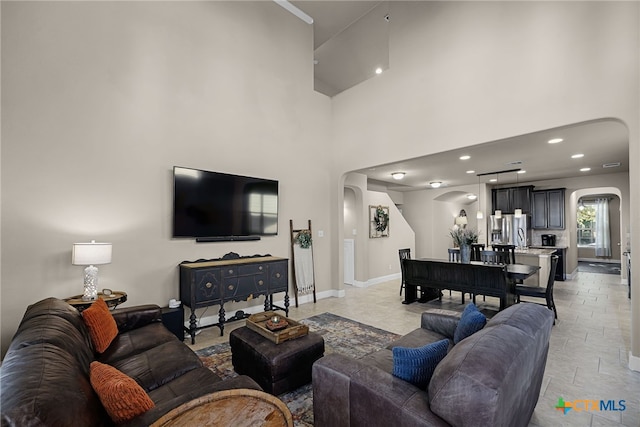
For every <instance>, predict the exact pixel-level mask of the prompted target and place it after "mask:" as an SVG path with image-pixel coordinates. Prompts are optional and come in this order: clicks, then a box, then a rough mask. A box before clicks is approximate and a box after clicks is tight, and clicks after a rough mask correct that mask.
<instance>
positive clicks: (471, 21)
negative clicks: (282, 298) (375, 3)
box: [333, 2, 640, 369]
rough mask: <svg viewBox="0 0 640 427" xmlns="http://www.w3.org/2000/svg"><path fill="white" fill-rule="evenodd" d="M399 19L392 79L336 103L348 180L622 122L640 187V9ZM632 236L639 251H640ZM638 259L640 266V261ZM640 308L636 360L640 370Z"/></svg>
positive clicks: (569, 8) (558, 6) (599, 5)
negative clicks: (519, 139)
mask: <svg viewBox="0 0 640 427" xmlns="http://www.w3.org/2000/svg"><path fill="white" fill-rule="evenodd" d="M390 14H391V16H392V19H391V24H390V25H391V29H390V42H389V50H390V67H389V70H387V71H386V72H385V73H383V74H381V75H380V76H378V77H377V78H375V79H371V80H368V81H366V82H364V83H362V84H360V85H358V86H355V87H354V88H352V89H349V90H347V91H345V92H343V93H341V94H340V95H338V96H336V97H335V98H334V99H333V117H334V122H333V131H334V133H335V138H334V140H333V143H334V150H335V166H334V170H335V173H336V174H337V175H338V176H340V174H341V173H344V172H346V171H351V170H358V169H362V168H366V167H370V166H374V165H379V164H385V163H389V162H393V161H399V160H404V159H410V158H414V157H420V156H424V155H428V154H431V153H436V152H441V151H447V150H450V149H455V148H461V147H465V146H471V145H475V144H479V143H484V142H489V141H495V140H500V139H504V138H508V137H512V136H516V135H523V134H528V133H531V132H535V131H540V130H545V129H550V128H555V127H559V126H564V125H569V124H574V123H579V122H583V121H587V120H594V119H600V118H617V119H620V120H621V121H622V122H623V123H624V124H625V125H626V126H627V127H628V129H629V146H630V152H629V155H630V158H629V162H630V165H631V171H630V177H629V180H630V182H640V173H639V172H638V171H639V170H640V168H638V166H637V165H638V164H640V123H639V118H638V111H639V99H638V96H637V94H638V93H639V85H638V83H639V82H638V75H639V74H640V70H639V63H640V58H639V55H640V53H639V52H640V49H639V41H640V35H639V24H638V16H639V4H638V3H637V2H398V3H395V2H392V3H391V11H390ZM389 147H393V149H389ZM341 184H342V183H341V182H340V180H336V181H335V189H334V191H335V192H337V193H338V194H342V185H341ZM407 197H408V195H405V205H406V204H407ZM629 199H630V205H629V209H628V210H627V212H639V211H640V187H637V186H636V187H634V188H633V189H632V190H631V194H630V198H629ZM623 203H624V201H623ZM338 205H339V206H340V202H338ZM623 209H625V206H624V205H623ZM336 212H338V214H339V215H340V214H341V212H340V210H339V209H337V208H336ZM636 223H637V221H636ZM630 227H631V234H632V239H631V240H632V242H634V241H636V242H637V241H640V229H638V227H637V226H635V225H634V223H633V222H632V223H631V225H630ZM634 227H635V228H634ZM416 231H417V230H416ZM632 252H633V254H634V255H633V257H634V258H633V260H632V261H633V262H634V263H635V264H640V255H638V254H639V253H640V251H637V250H632ZM341 256H342V255H341V254H340V253H338V254H336V255H335V258H336V261H337V262H339V260H340V258H341ZM338 265H339V264H338ZM337 271H338V274H341V273H339V272H340V271H341V269H340V268H338V269H337ZM634 278H635V280H633V283H634V290H636V292H635V293H634V292H633V291H632V294H635V295H640V271H635V272H634ZM637 307H638V305H637V304H635V307H634V308H632V314H631V316H632V325H633V330H632V352H633V355H634V356H635V357H636V358H637V361H636V362H635V363H636V366H637V369H640V309H638V308H637ZM632 364H633V363H632Z"/></svg>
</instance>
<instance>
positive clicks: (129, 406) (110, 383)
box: [90, 362, 155, 423]
mask: <svg viewBox="0 0 640 427" xmlns="http://www.w3.org/2000/svg"><path fill="white" fill-rule="evenodd" d="M90 369H91V374H90V380H91V386H92V387H93V389H94V390H95V392H96V393H97V394H98V397H99V398H100V402H102V406H104V408H105V409H106V410H107V413H108V414H109V416H110V417H111V419H112V420H113V421H114V422H116V423H123V422H125V421H129V420H131V419H133V418H134V417H137V416H138V415H140V414H144V413H145V412H147V411H148V410H149V409H151V408H153V407H154V406H155V404H154V403H153V400H151V398H150V397H149V395H148V394H147V393H146V392H145V391H144V389H143V388H142V387H140V385H139V384H138V383H137V382H136V381H135V380H134V379H133V378H131V377H129V376H127V375H125V374H123V373H122V372H120V371H119V370H117V369H116V368H114V367H113V366H110V365H105V364H104V363H100V362H91V368H90Z"/></svg>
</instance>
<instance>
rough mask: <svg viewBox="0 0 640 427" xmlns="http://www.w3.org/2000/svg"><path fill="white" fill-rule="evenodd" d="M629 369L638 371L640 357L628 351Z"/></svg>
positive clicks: (639, 370) (639, 368)
mask: <svg viewBox="0 0 640 427" xmlns="http://www.w3.org/2000/svg"><path fill="white" fill-rule="evenodd" d="M629 369H631V370H632V371H638V372H640V357H637V356H634V355H633V354H631V352H629Z"/></svg>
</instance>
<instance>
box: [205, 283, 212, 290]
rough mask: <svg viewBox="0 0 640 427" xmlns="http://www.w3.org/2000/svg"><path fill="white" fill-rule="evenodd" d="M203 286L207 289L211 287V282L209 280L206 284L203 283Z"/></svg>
mask: <svg viewBox="0 0 640 427" xmlns="http://www.w3.org/2000/svg"><path fill="white" fill-rule="evenodd" d="M204 286H206V288H207V289H211V287H212V286H213V285H212V284H211V282H207V284H206V285H204Z"/></svg>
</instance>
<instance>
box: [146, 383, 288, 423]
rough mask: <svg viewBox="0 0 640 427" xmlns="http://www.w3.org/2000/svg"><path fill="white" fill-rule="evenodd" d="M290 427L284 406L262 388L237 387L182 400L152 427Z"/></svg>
mask: <svg viewBox="0 0 640 427" xmlns="http://www.w3.org/2000/svg"><path fill="white" fill-rule="evenodd" d="M169 426H172V427H192V426H201V427H205V426H252V427H253V426H256V427H293V418H292V417H291V412H290V411H289V408H287V405H285V404H284V402H283V401H282V400H280V399H278V398H277V397H275V396H272V395H270V394H268V393H265V392H264V391H259V390H251V389H248V388H240V389H234V390H223V391H217V392H214V393H210V394H207V395H204V396H202V397H199V398H197V399H193V400H190V401H189V402H186V403H183V404H182V405H180V406H178V407H177V408H175V409H173V410H172V411H170V412H168V413H166V414H165V415H164V416H162V417H161V418H160V419H159V420H158V421H156V422H155V423H153V424H151V427H169Z"/></svg>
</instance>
